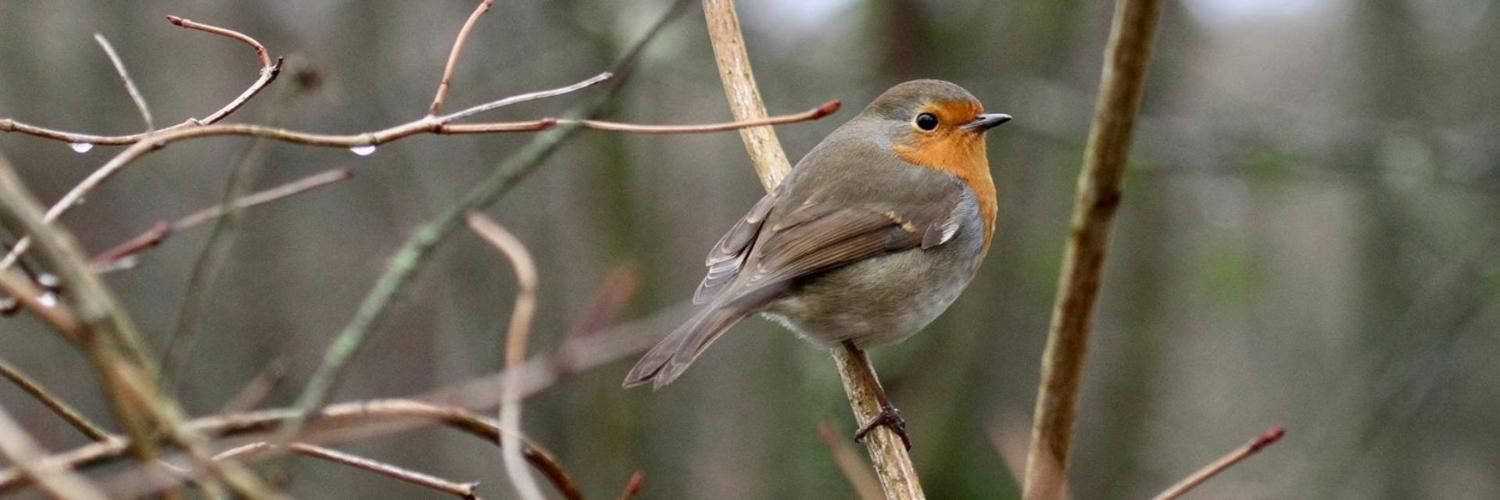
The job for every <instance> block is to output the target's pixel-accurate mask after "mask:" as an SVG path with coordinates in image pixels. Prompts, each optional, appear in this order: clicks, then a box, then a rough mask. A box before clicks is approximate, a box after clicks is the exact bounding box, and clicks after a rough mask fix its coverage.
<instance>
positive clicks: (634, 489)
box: [619, 471, 646, 500]
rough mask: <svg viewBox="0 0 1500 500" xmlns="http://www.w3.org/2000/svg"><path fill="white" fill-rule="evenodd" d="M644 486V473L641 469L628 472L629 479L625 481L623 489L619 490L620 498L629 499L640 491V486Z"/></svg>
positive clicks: (622, 499)
mask: <svg viewBox="0 0 1500 500" xmlns="http://www.w3.org/2000/svg"><path fill="white" fill-rule="evenodd" d="M645 486H646V475H645V474H642V473H641V471H635V472H632V473H630V480H628V481H625V489H624V490H622V491H620V497H619V498H620V500H631V499H633V498H635V496H636V495H639V494H640V493H641V488H644V487H645Z"/></svg>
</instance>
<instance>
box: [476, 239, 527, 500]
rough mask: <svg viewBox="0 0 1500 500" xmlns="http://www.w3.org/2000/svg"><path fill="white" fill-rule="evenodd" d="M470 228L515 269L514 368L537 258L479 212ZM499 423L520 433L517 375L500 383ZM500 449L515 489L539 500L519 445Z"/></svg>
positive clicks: (510, 348) (509, 352)
mask: <svg viewBox="0 0 1500 500" xmlns="http://www.w3.org/2000/svg"><path fill="white" fill-rule="evenodd" d="M467 220H468V223H469V229H472V230H474V232H475V233H478V234H479V236H480V237H482V238H484V240H485V241H486V242H488V243H489V244H490V245H491V246H493V247H495V249H496V250H499V251H500V253H501V254H504V255H505V258H506V259H509V260H510V264H511V267H514V268H515V272H516V288H517V291H516V301H515V306H513V309H512V312H511V315H510V327H509V328H508V329H507V330H506V334H505V368H506V369H507V370H510V369H515V368H518V367H520V366H521V364H523V363H525V362H526V341H527V339H528V338H530V337H531V322H532V318H533V316H534V315H535V314H536V285H537V273H536V262H535V261H534V260H532V258H531V252H529V251H527V250H526V245H525V244H523V243H521V240H520V239H519V238H516V236H515V235H514V234H511V233H510V231H507V230H505V228H504V227H501V226H500V225H499V224H496V223H495V222H494V221H492V220H490V219H489V218H487V217H485V216H484V215H481V214H480V213H479V212H469V214H468V216H467ZM500 393H501V396H500V426H501V427H502V428H505V429H509V430H511V431H513V432H515V433H517V434H520V433H521V404H522V401H523V399H522V398H521V397H520V396H519V394H520V384H519V383H518V382H517V380H516V379H514V378H511V379H506V380H505V383H503V384H502V385H501V387H500ZM500 450H501V453H502V457H503V458H504V462H505V473H506V475H508V476H510V480H511V484H512V485H513V486H514V487H515V488H516V493H517V494H519V495H520V496H521V498H523V499H526V500H541V499H542V490H541V488H540V487H539V486H537V484H536V480H535V479H533V478H532V477H531V473H530V472H528V471H527V470H526V466H525V465H523V464H522V463H521V461H522V457H521V446H520V443H519V442H517V441H516V440H514V439H508V440H505V442H503V443H501V446H500Z"/></svg>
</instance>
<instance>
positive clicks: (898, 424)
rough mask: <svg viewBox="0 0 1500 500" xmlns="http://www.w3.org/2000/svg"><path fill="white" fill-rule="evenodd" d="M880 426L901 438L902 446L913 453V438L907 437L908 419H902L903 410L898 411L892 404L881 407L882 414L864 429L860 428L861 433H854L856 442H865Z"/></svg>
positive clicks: (884, 404) (883, 404)
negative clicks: (871, 432)
mask: <svg viewBox="0 0 1500 500" xmlns="http://www.w3.org/2000/svg"><path fill="white" fill-rule="evenodd" d="M880 426H885V428H887V429H890V430H891V432H894V433H896V435H897V436H901V444H904V445H906V451H911V438H910V437H908V436H907V435H906V419H904V418H901V410H898V409H896V406H895V405H892V404H890V403H882V404H881V405H880V414H878V415H875V418H873V419H871V420H870V422H869V423H866V424H865V425H864V427H860V428H859V431H857V432H855V433H854V440H855V441H859V442H863V441H864V440H865V437H866V436H869V434H870V431H873V430H875V428H876V427H880Z"/></svg>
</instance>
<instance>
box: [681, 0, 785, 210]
mask: <svg viewBox="0 0 1500 500" xmlns="http://www.w3.org/2000/svg"><path fill="white" fill-rule="evenodd" d="M703 15H704V16H705V17H706V18H707V19H708V37H709V40H711V41H712V42H713V47H714V62H716V63H718V66H719V80H721V81H723V83H724V97H725V98H727V99H729V111H730V112H732V113H733V114H734V119H735V120H738V121H745V120H761V119H765V118H766V116H767V115H766V104H765V101H762V100H761V98H760V87H758V86H757V85H756V84H755V74H754V73H752V72H751V71H750V55H749V54H747V53H746V52H745V37H744V35H742V34H741V33H740V18H739V16H738V15H736V14H735V13H734V0H703ZM740 139H743V140H744V141H745V151H746V152H748V153H749V154H750V163H751V164H753V165H755V176H756V177H759V178H760V183H761V185H762V186H764V187H765V188H766V191H775V190H776V186H779V185H781V179H783V178H785V177H786V174H787V172H791V171H792V164H791V163H790V162H788V161H787V159H786V152H785V151H783V150H782V149H781V141H780V140H777V139H776V131H775V129H772V128H771V127H755V128H747V129H740Z"/></svg>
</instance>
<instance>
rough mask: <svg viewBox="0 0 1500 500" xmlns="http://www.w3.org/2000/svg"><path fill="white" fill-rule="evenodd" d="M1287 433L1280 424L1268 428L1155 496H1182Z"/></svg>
mask: <svg viewBox="0 0 1500 500" xmlns="http://www.w3.org/2000/svg"><path fill="white" fill-rule="evenodd" d="M1285 435H1286V429H1285V428H1282V427H1281V426H1279V425H1278V426H1275V427H1271V428H1270V429H1266V432H1262V433H1261V434H1260V435H1259V436H1255V437H1254V438H1252V439H1251V440H1250V442H1248V443H1245V445H1244V446H1241V447H1239V448H1237V449H1235V450H1234V451H1231V452H1229V454H1227V455H1224V456H1223V457H1220V458H1219V459H1218V460H1215V461H1214V462H1213V463H1211V464H1208V465H1206V466H1204V467H1203V468H1202V469H1198V471H1197V472H1194V473H1193V474H1192V475H1190V476H1188V477H1187V478H1185V479H1183V480H1182V481H1179V482H1178V483H1177V484H1174V485H1172V487H1170V488H1167V490H1166V491H1163V492H1161V494H1159V495H1156V496H1155V497H1154V498H1155V500H1172V499H1173V498H1177V497H1180V496H1182V495H1183V494H1184V493H1187V492H1188V491H1189V490H1192V489H1193V488H1195V487H1197V486H1198V485H1200V484H1203V482H1204V481H1207V480H1209V479H1210V478H1212V477H1214V476H1216V475H1218V474H1219V473H1220V472H1224V469H1228V468H1230V467H1233V466H1234V464H1237V463H1240V462H1243V461H1245V459H1247V458H1250V456H1251V455H1254V454H1256V453H1259V452H1260V450H1261V449H1263V448H1265V447H1267V446H1270V445H1272V444H1274V443H1276V441H1278V440H1280V439H1281V437H1282V436H1285Z"/></svg>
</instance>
